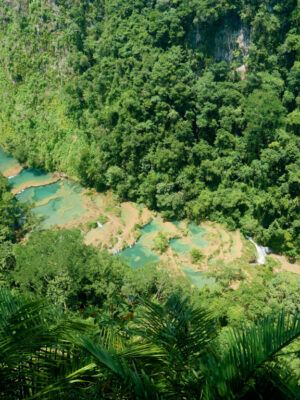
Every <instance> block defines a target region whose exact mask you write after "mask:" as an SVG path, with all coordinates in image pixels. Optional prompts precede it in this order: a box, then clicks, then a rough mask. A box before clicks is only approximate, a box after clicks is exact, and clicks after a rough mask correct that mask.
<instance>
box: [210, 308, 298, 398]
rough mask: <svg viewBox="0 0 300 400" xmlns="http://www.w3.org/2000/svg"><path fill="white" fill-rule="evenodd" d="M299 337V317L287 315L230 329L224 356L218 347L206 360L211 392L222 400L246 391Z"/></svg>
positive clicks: (212, 350)
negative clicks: (254, 379)
mask: <svg viewBox="0 0 300 400" xmlns="http://www.w3.org/2000/svg"><path fill="white" fill-rule="evenodd" d="M299 336H300V317H299V315H295V316H286V315H285V314H284V313H282V314H280V315H279V316H278V317H277V318H275V319H274V318H270V317H268V318H265V319H264V320H263V321H262V322H261V323H259V324H257V326H255V325H253V326H250V327H244V328H243V329H231V330H230V331H229V332H228V333H227V337H226V343H227V345H226V348H225V351H224V353H223V354H220V348H219V347H217V348H216V349H211V352H210V353H208V354H207V357H206V363H205V370H206V375H207V376H208V386H209V387H210V389H211V392H212V393H215V394H214V396H216V395H218V396H220V398H222V399H223V398H224V399H226V398H228V399H229V398H233V394H234V393H235V394H236V393H239V392H242V391H243V390H244V388H245V385H246V386H247V384H248V383H249V381H250V378H253V376H254V374H255V373H256V372H257V371H258V369H260V368H263V367H264V366H265V365H266V363H268V362H270V361H271V360H272V359H273V357H274V356H275V355H276V354H278V353H279V352H280V351H281V350H282V349H283V348H284V347H285V346H287V345H288V344H290V343H291V342H292V341H293V340H295V339H296V338H297V337H299ZM213 398H214V397H213Z"/></svg>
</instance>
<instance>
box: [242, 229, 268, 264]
mask: <svg viewBox="0 0 300 400" xmlns="http://www.w3.org/2000/svg"><path fill="white" fill-rule="evenodd" d="M246 238H247V239H248V240H249V241H250V242H251V243H253V244H254V246H255V248H256V251H257V264H265V263H266V256H267V255H268V254H269V253H271V250H270V248H269V247H265V246H261V245H259V244H257V243H256V242H255V241H254V240H253V239H252V237H250V236H247V235H246Z"/></svg>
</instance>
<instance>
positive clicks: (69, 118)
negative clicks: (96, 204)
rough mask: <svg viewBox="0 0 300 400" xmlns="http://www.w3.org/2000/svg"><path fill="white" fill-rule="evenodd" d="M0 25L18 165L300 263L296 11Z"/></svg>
mask: <svg viewBox="0 0 300 400" xmlns="http://www.w3.org/2000/svg"><path fill="white" fill-rule="evenodd" d="M0 16H1V22H0V24H1V25H0V26H1V29H0V40H1V43H2V51H1V54H0V93H1V95H0V96H1V100H0V121H1V123H0V144H2V145H4V146H5V148H6V149H7V150H8V151H9V152H11V153H12V154H13V155H14V156H16V157H17V158H18V159H19V160H20V161H22V162H25V161H26V162H27V163H28V165H29V166H41V167H43V168H46V169H47V170H62V171H64V172H66V173H68V174H70V175H73V176H76V177H78V178H79V179H80V181H81V182H82V183H83V184H84V185H86V186H94V187H95V188H97V189H98V190H105V189H107V188H112V189H113V190H114V191H115V192H116V193H117V194H118V195H119V197H120V199H121V200H125V199H126V200H134V201H140V202H143V203H145V204H146V205H147V206H148V207H150V208H153V209H158V210H160V211H162V213H163V215H164V216H165V217H168V218H175V217H176V218H182V217H185V216H188V217H189V218H191V219H196V220H203V219H205V218H210V219H212V220H215V221H218V222H222V223H224V222H225V223H227V225H228V227H229V228H232V229H233V228H241V229H242V231H243V232H244V233H247V234H249V235H252V236H255V237H256V238H257V240H259V241H260V242H262V243H264V244H268V245H270V246H272V247H273V248H274V249H276V250H277V251H281V252H285V253H287V254H288V255H289V256H290V257H291V258H293V257H296V256H297V254H298V256H299V249H300V220H299V214H300V204H299V193H300V172H299V171H300V139H299V133H300V132H299V125H300V122H299V120H300V111H299V97H298V96H299V95H298V91H299V82H300V61H299V42H300V40H299V31H298V29H299V28H298V26H299V18H300V13H299V8H297V2H296V0H278V1H273V0H272V1H268V0H243V1H238V0H224V1H222V2H221V1H218V0H157V1H155V0H128V1H121V0H96V1H92V2H90V1H79V0H76V1H71V0H61V1H59V0H57V1H50V0H48V1H47V0H36V1H29V0H22V1H14V0H9V1H3V2H1V4H0ZM297 252H298V253H297Z"/></svg>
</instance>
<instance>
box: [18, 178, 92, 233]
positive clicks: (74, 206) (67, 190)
mask: <svg viewBox="0 0 300 400" xmlns="http://www.w3.org/2000/svg"><path fill="white" fill-rule="evenodd" d="M57 186H59V187H57ZM35 189H36V193H35V196H36V197H37V198H39V199H42V200H44V201H46V199H47V198H48V197H49V201H48V202H46V203H45V204H43V205H40V206H39V205H37V207H34V208H33V210H32V211H33V213H34V214H35V215H37V216H39V217H41V218H42V226H43V228H45V229H48V228H50V227H51V226H53V225H57V224H66V223H68V222H71V221H73V220H75V219H79V218H80V217H81V216H82V215H84V214H85V213H87V210H86V209H85V208H84V202H83V198H82V197H81V196H79V194H80V193H81V192H82V187H81V186H80V185H79V184H77V183H71V182H68V181H61V182H60V183H59V184H58V183H54V184H51V185H46V186H40V187H38V188H35ZM37 189H38V190H37ZM27 190H30V189H26V190H25V191H24V192H23V193H22V194H24V195H26V191H27ZM50 196H52V197H50ZM42 200H40V201H42Z"/></svg>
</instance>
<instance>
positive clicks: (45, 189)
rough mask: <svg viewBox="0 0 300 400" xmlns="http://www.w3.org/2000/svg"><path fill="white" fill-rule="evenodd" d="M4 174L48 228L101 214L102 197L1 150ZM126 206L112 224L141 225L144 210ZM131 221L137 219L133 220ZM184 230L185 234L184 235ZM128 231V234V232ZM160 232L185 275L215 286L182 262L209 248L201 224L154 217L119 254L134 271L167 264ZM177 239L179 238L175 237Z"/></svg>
mask: <svg viewBox="0 0 300 400" xmlns="http://www.w3.org/2000/svg"><path fill="white" fill-rule="evenodd" d="M11 171H16V172H18V173H17V174H16V175H15V176H9V173H10V172H11ZM0 172H1V173H3V174H4V175H5V176H9V182H10V184H11V188H12V192H13V193H14V194H15V195H16V198H17V199H18V201H20V202H25V203H26V202H27V203H30V204H33V209H32V211H33V213H34V214H35V215H37V216H38V217H40V218H41V222H40V224H41V227H42V228H44V229H48V228H50V227H52V226H55V225H60V226H68V224H73V225H72V226H76V224H79V223H81V222H82V220H83V219H84V217H85V216H86V215H87V214H89V213H90V208H91V207H94V214H93V215H96V214H97V211H99V210H98V207H99V204H100V203H101V199H100V201H99V197H98V198H96V199H95V201H94V202H93V201H92V200H93V199H89V198H88V197H87V196H86V193H85V192H86V190H85V189H84V188H83V187H82V186H81V185H80V184H79V183H76V182H71V181H70V180H67V179H59V178H58V177H55V176H54V175H53V174H50V173H47V172H45V171H42V170H39V169H29V168H24V169H22V167H21V166H20V164H18V162H17V160H16V159H14V158H13V157H11V156H8V155H7V154H6V153H5V152H4V151H3V150H2V149H1V148H0ZM99 196H100V195H99ZM124 204H125V203H124ZM126 204H127V208H126V207H125V205H124V206H123V205H122V204H121V207H119V208H120V209H121V212H120V216H119V217H116V216H114V215H113V214H112V211H111V210H109V211H107V216H108V219H109V223H110V224H111V225H112V224H116V223H120V220H121V219H122V215H123V216H124V215H125V216H126V218H127V221H125V222H124V221H122V223H123V225H125V226H126V224H128V223H129V222H130V223H131V224H132V225H134V224H135V223H136V222H138V221H137V219H138V218H137V215H138V214H140V213H141V207H140V206H137V205H134V206H131V207H132V208H134V207H136V208H137V210H136V211H137V212H136V214H134V213H131V214H130V212H128V209H129V208H128V203H126ZM133 204H134V203H133ZM103 210H104V211H103ZM102 211H103V212H104V213H105V212H106V209H104V208H103V209H102ZM149 212H150V211H149ZM130 218H133V219H134V220H133V221H130ZM128 219H129V220H128ZM135 220H136V221H135ZM76 221H77V222H76ZM139 223H140V221H139ZM108 225H109V224H108ZM99 226H100V227H98V228H96V229H95V228H94V229H93V230H94V231H96V233H97V232H98V231H99V232H103V233H105V234H106V235H109V229H107V228H106V225H104V226H103V227H102V226H101V225H99ZM120 226H121V225H120ZM101 229H102V231H101ZM119 230H120V229H119ZM110 231H112V230H110ZM183 231H185V233H184V235H183ZM124 232H125V233H126V229H125V230H124ZM158 232H163V233H165V234H167V235H169V236H170V237H171V238H170V239H169V248H168V254H169V255H170V254H171V256H170V257H171V258H172V257H173V258H174V255H175V256H176V260H177V259H178V260H177V261H176V263H178V265H179V269H180V270H181V273H182V274H185V275H186V276H187V277H188V278H189V279H190V280H191V283H192V284H193V285H195V286H197V287H203V286H204V285H205V284H208V285H211V284H212V283H213V282H211V280H210V279H209V278H207V277H206V276H205V274H204V273H201V272H197V271H194V270H193V269H191V268H189V267H188V266H184V263H182V262H180V261H185V260H187V258H188V256H189V252H190V250H192V249H193V248H198V249H201V248H204V247H205V246H207V245H208V241H207V240H206V238H205V236H206V234H207V232H206V230H205V229H204V228H202V227H200V226H199V225H197V224H192V223H190V224H186V223H184V222H183V221H173V222H164V221H163V220H162V219H161V217H159V216H158V217H156V218H154V217H153V219H152V220H151V221H150V222H149V223H147V224H144V226H142V227H141V228H140V237H139V239H138V240H137V241H136V242H135V243H133V244H132V245H131V246H130V247H126V248H124V249H123V250H121V251H118V255H119V256H122V257H124V258H125V259H126V261H127V263H128V264H129V265H131V266H132V267H133V268H139V267H141V266H143V265H145V264H147V263H159V262H160V261H166V255H163V256H161V255H159V254H158V253H156V252H155V251H154V250H153V245H154V242H153V240H154V238H155V236H156V235H157V234H158ZM125 233H124V234H125ZM115 236H118V239H121V242H122V239H124V238H121V237H120V235H117V234H115ZM174 236H175V237H177V238H172V237H174ZM124 243H125V240H124ZM108 250H109V248H108ZM111 252H113V253H116V251H113V247H112V248H111ZM168 257H169V256H168ZM170 257H169V259H170ZM181 257H182V260H181ZM174 259H175V258H174Z"/></svg>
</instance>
